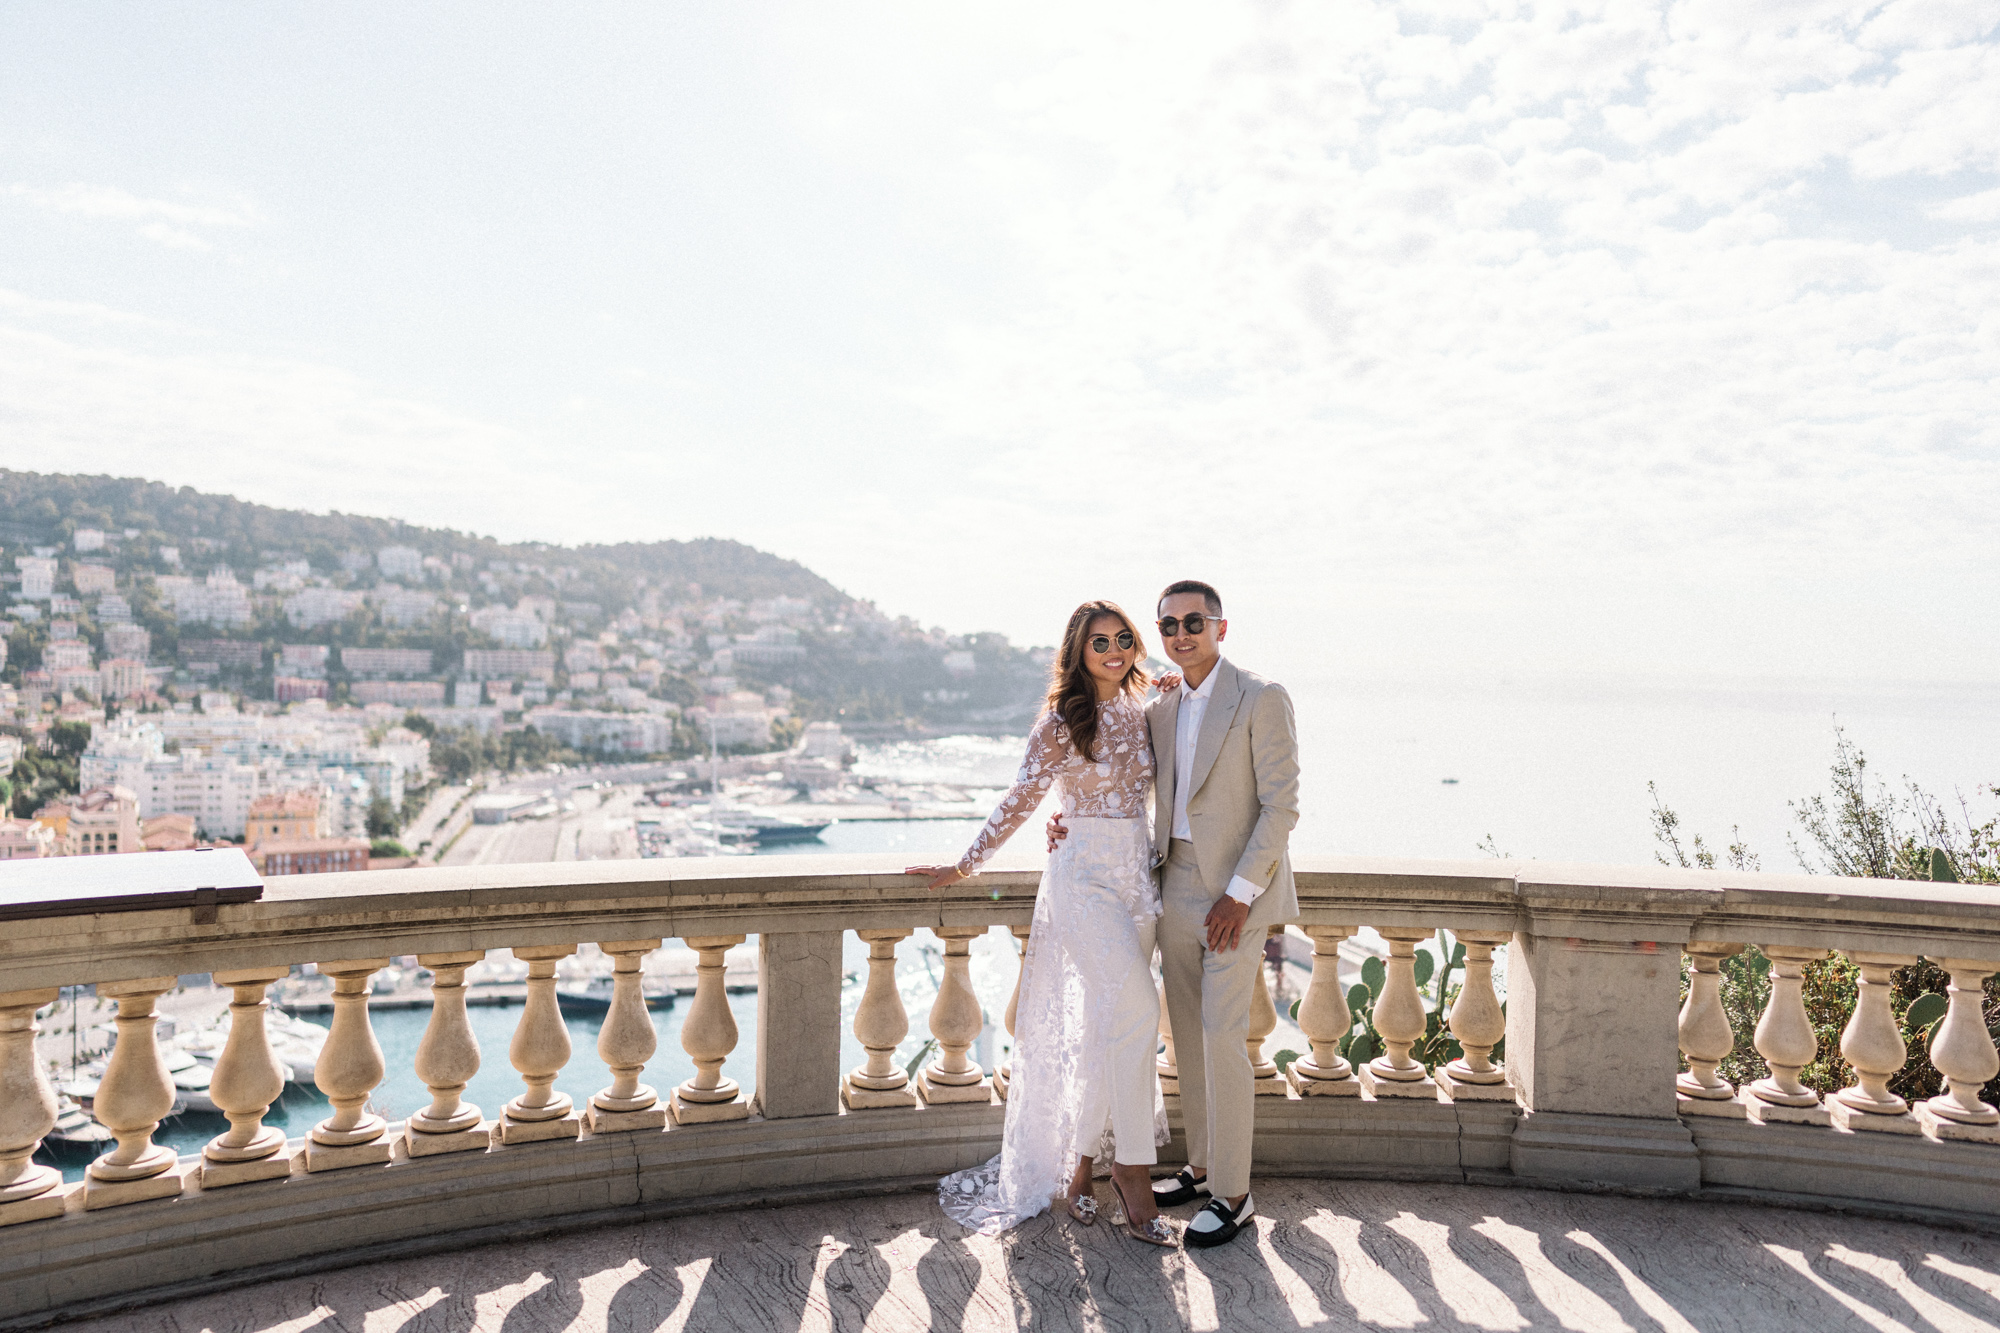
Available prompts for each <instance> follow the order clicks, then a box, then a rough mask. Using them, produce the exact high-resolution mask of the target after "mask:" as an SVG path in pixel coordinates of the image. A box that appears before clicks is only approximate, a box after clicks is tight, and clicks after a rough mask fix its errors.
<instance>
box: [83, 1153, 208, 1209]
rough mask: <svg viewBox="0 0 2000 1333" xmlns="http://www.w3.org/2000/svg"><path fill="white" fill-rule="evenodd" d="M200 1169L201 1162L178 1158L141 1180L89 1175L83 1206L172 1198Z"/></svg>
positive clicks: (104, 1205) (84, 1184)
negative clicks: (171, 1163)
mask: <svg viewBox="0 0 2000 1333" xmlns="http://www.w3.org/2000/svg"><path fill="white" fill-rule="evenodd" d="M198 1170H200V1165H199V1163H196V1162H193V1161H187V1162H176V1163H175V1164H174V1165H172V1166H170V1167H168V1168H167V1169H166V1170H165V1171H162V1172H161V1173H160V1174H159V1175H157V1176H146V1177H143V1178H142V1179H139V1180H95V1179H90V1178H87V1177H86V1178H85V1180H84V1182H83V1206H84V1207H85V1208H86V1209H95V1208H117V1207H120V1206H121V1205H124V1204H128V1203H145V1202H147V1201H148V1200H151V1199H171V1198H173V1197H175V1196H176V1195H178V1194H180V1193H181V1192H182V1191H183V1190H185V1189H186V1188H187V1181H188V1177H189V1176H191V1175H193V1174H194V1173H195V1172H196V1171H198Z"/></svg>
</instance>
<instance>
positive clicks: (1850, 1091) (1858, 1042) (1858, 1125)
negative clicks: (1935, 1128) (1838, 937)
mask: <svg viewBox="0 0 2000 1333" xmlns="http://www.w3.org/2000/svg"><path fill="white" fill-rule="evenodd" d="M1846 952H1847V957H1848V961H1850V962H1852V963H1853V964H1854V965H1855V966H1856V967H1857V968H1859V969H1860V970H1861V979H1860V982H1859V985H1858V988H1857V994H1856V995H1855V999H1854V1012H1853V1014H1851V1015H1850V1016H1849V1017H1848V1020H1847V1026H1846V1027H1845V1028H1843V1029H1842V1030H1841V1033H1840V1053H1841V1054H1842V1055H1844V1056H1846V1057H1847V1063H1848V1064H1850V1065H1853V1066H1854V1078H1855V1082H1854V1084H1853V1086H1851V1087H1846V1088H1842V1089H1841V1090H1840V1091H1839V1092H1836V1093H1834V1094H1833V1096H1832V1097H1830V1098H1828V1099H1827V1103H1826V1109H1827V1114H1828V1115H1830V1116H1831V1117H1832V1118H1833V1123H1835V1124H1836V1125H1839V1126H1840V1127H1841V1128H1843V1129H1872V1130H1886V1131H1888V1132H1889V1133H1892V1134H1914V1133H1916V1132H1917V1118H1916V1117H1915V1116H1913V1115H1911V1114H1910V1104H1909V1103H1908V1102H1906V1101H1904V1100H1903V1099H1902V1098H1901V1097H1898V1096H1897V1095H1896V1094H1895V1093H1893V1092H1890V1091H1889V1080H1890V1079H1892V1078H1894V1077H1895V1076H1896V1074H1897V1073H1898V1071H1900V1070H1901V1069H1902V1067H1903V1062H1904V1061H1905V1060H1907V1059H1908V1058H1909V1055H1910V1051H1909V1048H1908V1047H1906V1046H1905V1045H1903V1034H1902V1031H1901V1029H1899V1028H1898V1027H1897V1026H1896V1015H1895V1013H1894V1012H1893V1011H1892V1010H1891V1009H1890V1007H1889V994H1890V992H1891V991H1892V990H1893V989H1894V983H1893V981H1892V979H1891V978H1890V975H1889V974H1890V972H1891V971H1892V970H1893V969H1895V968H1899V967H1908V966H1909V965H1910V964H1912V963H1914V962H1916V961H1917V960H1916V957H1915V956H1914V955H1906V954H1886V953H1857V952H1855V951H1854V950H1852V949H1849V950H1847V951H1846Z"/></svg>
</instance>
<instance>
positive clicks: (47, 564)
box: [14, 555, 56, 602]
mask: <svg viewBox="0 0 2000 1333" xmlns="http://www.w3.org/2000/svg"><path fill="white" fill-rule="evenodd" d="M14 565H15V568H17V569H19V570H20V571H21V591H20V594H19V595H20V597H21V600H23V601H28V602H46V601H47V600H49V598H50V597H52V596H53V595H54V594H55V590H56V562H55V559H54V558H53V557H51V556H40V555H22V556H16V557H15V558H14Z"/></svg>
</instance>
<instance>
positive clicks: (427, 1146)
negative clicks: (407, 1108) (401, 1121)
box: [403, 1120, 493, 1157]
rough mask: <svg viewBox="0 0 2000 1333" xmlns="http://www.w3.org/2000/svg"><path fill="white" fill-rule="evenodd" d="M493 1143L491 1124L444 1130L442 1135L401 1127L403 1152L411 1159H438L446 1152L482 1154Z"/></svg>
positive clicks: (406, 1126)
mask: <svg viewBox="0 0 2000 1333" xmlns="http://www.w3.org/2000/svg"><path fill="white" fill-rule="evenodd" d="M492 1142H493V1122H492V1121H490V1120H488V1121H482V1122H481V1123H479V1124H477V1125H474V1126H473V1127H472V1128H470V1129H452V1130H446V1131H445V1132H444V1133H442V1134H426V1133H424V1132H423V1131H422V1130H419V1129H415V1128H412V1127H411V1126H410V1125H408V1124H405V1125H404V1126H403V1151H404V1152H406V1153H408V1154H409V1155H410V1156H412V1157H438V1156H441V1155H443V1154H445V1153H448V1152H483V1151H485V1150H486V1149H487V1148H488V1147H489V1146H491V1144H492Z"/></svg>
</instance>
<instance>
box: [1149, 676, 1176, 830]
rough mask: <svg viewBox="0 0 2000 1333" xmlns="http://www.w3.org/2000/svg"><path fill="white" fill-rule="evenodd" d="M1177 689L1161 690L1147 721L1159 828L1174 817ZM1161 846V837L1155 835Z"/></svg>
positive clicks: (1170, 821) (1155, 821)
mask: <svg viewBox="0 0 2000 1333" xmlns="http://www.w3.org/2000/svg"><path fill="white" fill-rule="evenodd" d="M1180 717H1181V692H1180V691H1179V690H1175V691H1174V692H1173V693H1172V694H1170V695H1167V694H1163V695H1161V696H1160V700H1159V702H1158V703H1156V704H1155V705H1154V706H1153V710H1152V717H1151V719H1150V721H1151V722H1152V727H1153V792H1154V794H1155V798H1156V799H1155V801H1154V808H1155V810H1156V812H1157V817H1156V818H1155V820H1154V823H1156V824H1157V825H1158V826H1159V827H1160V828H1162V829H1164V828H1167V827H1168V826H1169V825H1170V824H1171V823H1172V821H1173V817H1174V732H1175V729H1176V728H1177V727H1179V725H1180ZM1158 841H1159V843H1160V845H1161V846H1163V847H1164V846H1165V845H1166V839H1165V838H1159V839H1158Z"/></svg>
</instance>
